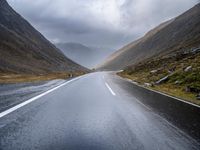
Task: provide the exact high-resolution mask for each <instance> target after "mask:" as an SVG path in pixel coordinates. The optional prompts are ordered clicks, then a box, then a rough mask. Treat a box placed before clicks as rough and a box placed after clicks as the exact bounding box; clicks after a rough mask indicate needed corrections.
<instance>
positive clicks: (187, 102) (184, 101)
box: [118, 76, 200, 108]
mask: <svg viewBox="0 0 200 150" xmlns="http://www.w3.org/2000/svg"><path fill="white" fill-rule="evenodd" d="M118 77H119V76H118ZM119 78H121V79H122V80H125V81H128V82H130V83H132V84H134V85H136V86H138V87H142V88H144V89H146V90H149V91H152V92H155V93H158V94H161V95H164V96H166V97H170V98H173V99H175V100H178V101H181V102H183V103H186V104H189V105H192V106H194V107H198V108H200V106H199V105H196V104H193V103H191V102H189V101H186V100H183V99H180V98H177V97H175V96H171V95H168V94H166V93H163V92H160V91H156V90H153V89H150V88H147V87H144V86H142V85H139V84H137V83H136V82H134V81H132V80H130V79H127V78H122V77H119Z"/></svg>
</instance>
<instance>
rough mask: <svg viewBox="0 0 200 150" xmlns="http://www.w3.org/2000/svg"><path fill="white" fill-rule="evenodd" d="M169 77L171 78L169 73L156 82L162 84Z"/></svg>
mask: <svg viewBox="0 0 200 150" xmlns="http://www.w3.org/2000/svg"><path fill="white" fill-rule="evenodd" d="M168 79H169V75H167V76H165V77H164V78H162V79H160V80H158V81H156V84H162V83H164V82H166V81H167V80H168Z"/></svg>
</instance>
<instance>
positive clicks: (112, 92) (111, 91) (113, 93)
mask: <svg viewBox="0 0 200 150" xmlns="http://www.w3.org/2000/svg"><path fill="white" fill-rule="evenodd" d="M105 84H106V87H107V88H108V89H109V91H110V93H111V94H112V95H113V96H116V94H115V92H114V91H113V90H112V89H111V87H110V86H109V85H108V83H105Z"/></svg>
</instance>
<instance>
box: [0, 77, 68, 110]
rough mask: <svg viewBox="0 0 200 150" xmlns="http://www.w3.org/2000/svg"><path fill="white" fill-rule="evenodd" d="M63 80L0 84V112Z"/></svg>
mask: <svg viewBox="0 0 200 150" xmlns="http://www.w3.org/2000/svg"><path fill="white" fill-rule="evenodd" d="M64 82H66V81H65V80H52V81H42V82H41V81H40V82H30V83H18V84H0V112H2V111H5V110H7V109H9V108H11V107H13V106H15V105H17V104H19V103H22V102H24V101H26V100H27V99H29V98H32V97H34V96H37V95H39V94H41V93H43V92H45V91H47V90H49V89H51V88H53V87H55V86H58V85H60V84H62V83H64Z"/></svg>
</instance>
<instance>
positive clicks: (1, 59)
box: [0, 0, 87, 74]
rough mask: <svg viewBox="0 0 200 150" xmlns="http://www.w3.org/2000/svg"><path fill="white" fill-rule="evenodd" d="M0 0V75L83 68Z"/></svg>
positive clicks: (3, 0)
mask: <svg viewBox="0 0 200 150" xmlns="http://www.w3.org/2000/svg"><path fill="white" fill-rule="evenodd" d="M86 70H87V69H85V68H84V67H81V66H80V65H78V64H76V63H74V62H73V61H71V60H70V59H68V58H67V57H65V56H64V55H63V53H62V52H61V51H60V50H59V49H57V48H56V47H55V46H54V45H53V44H51V43H50V42H49V41H48V40H47V39H45V37H44V36H43V35H42V34H40V33H39V32H38V31H37V30H36V29H35V28H33V27H32V26H31V24H29V23H28V22H27V21H26V20H25V19H24V18H23V17H22V16H20V15H19V14H18V13H16V12H15V11H14V10H13V9H12V8H11V7H10V6H9V4H8V3H7V1H6V0H0V74H47V73H57V72H74V71H86Z"/></svg>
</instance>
